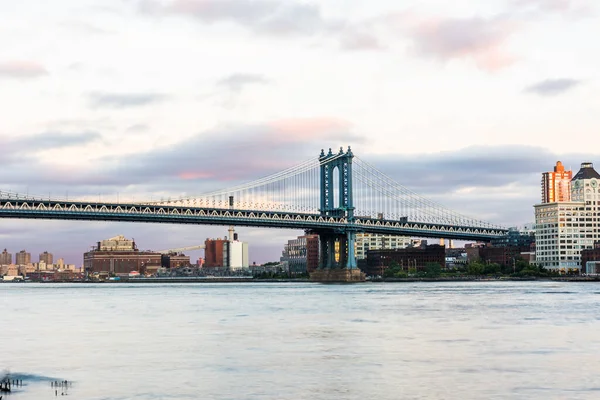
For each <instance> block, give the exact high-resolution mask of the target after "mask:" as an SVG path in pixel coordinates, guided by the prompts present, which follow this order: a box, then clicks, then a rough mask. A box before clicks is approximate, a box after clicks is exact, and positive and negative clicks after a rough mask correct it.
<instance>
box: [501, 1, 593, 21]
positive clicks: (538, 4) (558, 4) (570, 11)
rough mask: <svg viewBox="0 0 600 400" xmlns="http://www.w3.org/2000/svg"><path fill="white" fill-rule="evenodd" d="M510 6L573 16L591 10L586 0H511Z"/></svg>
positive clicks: (578, 15) (539, 12)
mask: <svg viewBox="0 0 600 400" xmlns="http://www.w3.org/2000/svg"><path fill="white" fill-rule="evenodd" d="M510 6H511V7H512V8H513V9H517V10H520V11H524V12H530V13H536V14H546V13H559V14H562V15H569V16H575V17H584V16H589V15H590V12H591V11H592V3H591V2H590V1H588V0H511V1H510Z"/></svg>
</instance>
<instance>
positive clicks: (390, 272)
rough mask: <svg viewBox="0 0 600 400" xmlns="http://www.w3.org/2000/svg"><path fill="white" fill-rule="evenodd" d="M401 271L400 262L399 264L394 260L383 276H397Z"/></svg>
mask: <svg viewBox="0 0 600 400" xmlns="http://www.w3.org/2000/svg"><path fill="white" fill-rule="evenodd" d="M399 272H401V267H400V264H398V263H397V262H396V261H392V262H391V263H390V265H389V266H388V267H387V268H386V269H385V271H383V277H384V278H395V277H396V275H397V274H398V273H399Z"/></svg>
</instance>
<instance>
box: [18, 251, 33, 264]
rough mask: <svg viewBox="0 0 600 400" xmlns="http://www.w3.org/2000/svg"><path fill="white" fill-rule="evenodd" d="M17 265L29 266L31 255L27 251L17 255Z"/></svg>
mask: <svg viewBox="0 0 600 400" xmlns="http://www.w3.org/2000/svg"><path fill="white" fill-rule="evenodd" d="M15 264H16V265H27V264H31V253H27V252H26V251H25V250H21V251H20V252H18V253H17V254H15Z"/></svg>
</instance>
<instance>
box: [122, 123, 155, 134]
mask: <svg viewBox="0 0 600 400" xmlns="http://www.w3.org/2000/svg"><path fill="white" fill-rule="evenodd" d="M149 129H150V127H149V126H148V125H146V124H134V125H131V126H129V127H127V129H126V131H127V132H130V133H141V132H147V131H148V130H149Z"/></svg>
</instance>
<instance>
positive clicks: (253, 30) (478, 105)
mask: <svg viewBox="0 0 600 400" xmlns="http://www.w3.org/2000/svg"><path fill="white" fill-rule="evenodd" d="M599 12H600V5H599V4H598V2H596V1H593V0H488V1H485V2H481V1H477V2H476V1H472V0H469V1H467V0H453V1H452V2H448V1H441V0H419V1H417V0H404V1H402V2H399V1H397V0H396V1H393V0H375V1H369V2H365V1H360V0H322V1H301V0H285V1H280V0H102V1H100V0H59V1H52V2H42V1H39V0H19V1H10V2H9V1H3V2H0V48H1V49H2V51H1V52H0V105H1V110H2V113H1V117H0V149H1V156H0V162H1V166H2V167H1V168H0V190H12V191H17V192H21V193H29V194H36V195H44V196H48V195H51V196H59V197H65V196H68V197H69V198H79V197H80V198H84V197H85V198H98V199H110V200H115V199H117V198H119V199H121V200H132V201H142V200H149V199H158V198H168V197H178V196H192V195H195V194H200V193H204V192H207V191H210V190H216V189H222V188H226V187H230V186H233V185H236V184H239V183H242V182H247V181H252V180H254V179H257V178H259V177H262V176H265V175H268V174H271V173H274V172H277V171H279V170H283V169H286V168H288V167H291V166H293V165H296V164H298V163H300V162H303V161H306V160H307V159H310V158H311V157H318V154H319V153H320V150H321V149H322V148H328V147H333V148H338V147H340V146H344V147H345V146H348V145H351V146H352V149H353V152H354V153H355V154H357V155H359V156H360V158H361V159H363V160H365V161H367V162H369V163H370V164H371V165H374V166H376V167H378V168H379V169H380V170H382V171H383V172H385V173H387V174H388V175H389V176H391V177H392V178H394V179H395V180H397V181H398V182H399V183H400V184H402V185H403V186H405V187H407V188H409V189H411V190H414V191H416V192H417V193H419V194H421V195H424V196H427V197H430V198H432V199H434V200H436V201H438V202H440V203H442V204H444V205H446V206H448V207H450V208H452V209H454V210H456V211H459V212H461V213H463V214H467V215H470V216H472V217H476V218H481V219H484V220H487V221H490V222H493V223H498V224H502V225H504V226H517V225H523V224H525V223H529V222H532V221H533V220H534V215H533V205H534V204H535V203H537V202H539V200H540V196H541V195H540V186H539V185H540V178H541V173H542V172H544V171H548V170H551V169H552V167H553V165H554V164H555V162H556V161H557V160H561V161H562V162H563V163H564V164H565V165H566V166H567V167H571V168H572V169H573V170H574V172H576V171H577V170H578V169H579V165H580V163H581V162H584V161H591V162H594V161H595V162H596V163H597V164H598V165H600V134H599V133H600V91H599V89H600V82H599V74H600V72H599V71H600V52H598V44H597V38H598V37H600V21H599ZM226 230H227V228H226V227H205V226H177V225H146V224H132V223H108V222H106V223H105V222H77V221H75V222H69V221H35V220H8V219H3V220H1V221H0V247H1V248H5V247H6V248H7V249H8V250H9V251H10V252H12V253H15V252H18V251H19V250H21V249H26V250H27V251H30V252H31V253H32V258H33V259H34V260H35V261H37V255H38V254H39V253H41V252H42V251H44V250H48V251H50V252H52V253H54V255H55V258H58V257H63V258H65V259H66V261H67V262H70V263H75V264H77V265H80V264H81V263H82V254H83V252H85V251H87V250H88V249H89V247H90V246H91V245H93V244H94V243H95V242H97V241H99V240H102V239H105V238H109V237H112V236H116V235H119V234H123V235H125V236H127V237H129V238H134V239H135V240H136V242H137V243H138V245H139V247H140V248H142V249H155V250H158V249H168V248H174V247H184V246H190V245H196V244H201V243H203V242H204V240H205V239H206V238H207V237H220V236H224V235H225V234H226ZM238 232H239V233H240V238H241V239H243V240H245V241H248V242H249V243H250V259H251V261H256V262H258V263H261V262H265V261H272V260H277V259H278V258H279V256H280V253H281V250H282V248H283V244H284V243H285V242H286V241H287V240H289V239H292V238H294V237H296V236H297V235H299V234H301V233H302V232H298V231H290V230H270V229H263V230H261V229H249V228H239V229H238ZM191 255H192V256H193V257H197V255H198V254H196V253H191Z"/></svg>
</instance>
